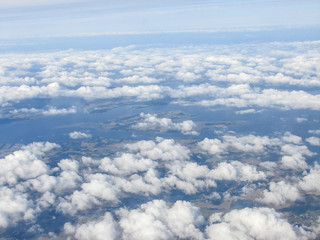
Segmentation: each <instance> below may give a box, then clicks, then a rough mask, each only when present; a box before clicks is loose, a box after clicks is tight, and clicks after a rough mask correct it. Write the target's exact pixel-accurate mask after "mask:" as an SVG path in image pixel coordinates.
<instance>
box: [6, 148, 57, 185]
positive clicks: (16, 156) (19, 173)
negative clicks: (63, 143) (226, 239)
mask: <svg viewBox="0 0 320 240" xmlns="http://www.w3.org/2000/svg"><path fill="white" fill-rule="evenodd" d="M55 147H58V145H57V144H55V143H49V142H45V143H43V142H38V143H32V144H29V145H27V146H24V147H22V149H21V150H18V151H15V152H13V153H12V154H10V155H7V156H6V157H5V158H4V159H0V164H1V168H0V184H1V185H2V184H9V185H12V184H16V183H17V182H18V181H19V179H23V180H27V179H32V178H36V177H39V176H41V175H43V174H47V173H48V170H49V168H48V166H47V165H46V164H45V163H44V162H43V161H42V159H41V157H42V156H43V155H44V154H45V153H46V152H48V151H50V150H51V149H53V148H55Z"/></svg>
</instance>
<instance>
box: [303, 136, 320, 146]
mask: <svg viewBox="0 0 320 240" xmlns="http://www.w3.org/2000/svg"><path fill="white" fill-rule="evenodd" d="M306 141H307V142H308V143H310V144H311V145H314V146H320V138H318V137H309V138H307V139H306Z"/></svg>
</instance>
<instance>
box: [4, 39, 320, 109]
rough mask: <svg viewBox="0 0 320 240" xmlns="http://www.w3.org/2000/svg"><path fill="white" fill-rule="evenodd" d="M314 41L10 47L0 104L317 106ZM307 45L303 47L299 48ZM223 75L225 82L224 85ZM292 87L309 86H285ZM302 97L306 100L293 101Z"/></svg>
mask: <svg viewBox="0 0 320 240" xmlns="http://www.w3.org/2000/svg"><path fill="white" fill-rule="evenodd" d="M316 44H318V42H317V41H315V42H300V43H295V44H293V43H281V44H277V45H275V44H273V43H269V44H265V45H264V47H263V48H261V46H259V47H258V45H255V44H249V45H241V47H240V45H239V46H237V47H239V49H238V50H239V51H237V50H235V48H237V47H236V46H232V47H230V46H229V47H228V46H224V47H223V48H219V49H217V48H215V47H210V46H205V47H204V46H201V47H199V46H198V47H196V46H193V47H189V48H177V49H172V48H162V49H161V50H160V49H158V48H149V49H144V50H141V49H136V48H134V47H131V48H116V49H111V50H104V51H99V52H98V51H62V52H53V53H39V54H4V56H3V58H2V59H1V60H0V63H1V64H0V65H1V68H0V78H1V80H0V96H1V97H0V104H1V105H3V106H4V105H7V104H9V103H14V102H19V101H22V100H25V99H31V98H33V97H49V98H54V97H59V96H67V97H79V98H84V99H86V100H94V99H110V98H121V97H126V98H133V99H137V100H152V99H161V98H165V97H171V98H174V99H178V100H185V101H186V102H188V101H189V102H190V103H192V104H201V105H205V106H216V105H224V106H235V107H241V108H249V109H252V106H258V107H274V108H279V107H280V108H285V109H313V110H319V108H320V107H319V95H316V94H311V93H310V92H308V90H306V87H314V86H320V81H319V67H318V65H317V63H318V62H319V58H320V57H319V52H318V51H315V50H314V49H315V46H316ZM302 45H304V47H303V49H304V50H305V52H302V51H301V46H302ZM286 47H290V50H291V51H290V54H288V52H287V51H282V50H281V49H282V48H286ZM248 49H255V51H249V50H248ZM262 49H263V50H262ZM266 49H269V50H266ZM276 49H277V50H276ZM235 52H237V54H235ZM208 53H209V55H208ZM293 63H296V64H295V65H293ZM39 66H41V68H39ZM297 66H299V67H297ZM34 67H35V68H36V69H37V70H36V71H34ZM172 79H174V80H175V84H172ZM195 80H198V81H197V82H199V84H196V83H197V82H196V81H195ZM221 81H222V82H224V83H225V84H224V86H223V87H222V85H221V84H219V82H221ZM159 82H160V83H161V84H159V85H157V84H158V83H159ZM189 82H192V83H193V84H194V85H190V83H189ZM123 83H125V84H126V85H124V84H123ZM176 83H181V84H183V85H179V84H176ZM217 83H218V84H217ZM249 84H250V85H249ZM218 85H219V86H218ZM279 86H281V89H282V90H279V89H278V87H279ZM288 86H295V87H297V88H298V89H299V87H303V90H293V91H292V90H286V88H287V89H288ZM195 96H197V97H199V98H201V99H202V100H203V101H198V102H194V99H191V97H195ZM297 98H299V99H304V101H299V102H295V101H293V100H294V99H297ZM190 100H191V101H190ZM69 111H70V109H69V110H68V109H67V112H69ZM48 113H49V114H53V113H54V114H57V112H56V111H49V112H48ZM238 113H240V114H241V113H249V112H241V111H239V112H238ZM61 114H63V112H61Z"/></svg>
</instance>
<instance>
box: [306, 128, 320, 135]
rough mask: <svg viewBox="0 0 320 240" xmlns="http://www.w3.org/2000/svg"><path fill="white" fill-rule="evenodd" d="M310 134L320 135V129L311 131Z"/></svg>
mask: <svg viewBox="0 0 320 240" xmlns="http://www.w3.org/2000/svg"><path fill="white" fill-rule="evenodd" d="M308 132H309V133H312V134H318V135H319V134H320V129H318V130H309V131H308Z"/></svg>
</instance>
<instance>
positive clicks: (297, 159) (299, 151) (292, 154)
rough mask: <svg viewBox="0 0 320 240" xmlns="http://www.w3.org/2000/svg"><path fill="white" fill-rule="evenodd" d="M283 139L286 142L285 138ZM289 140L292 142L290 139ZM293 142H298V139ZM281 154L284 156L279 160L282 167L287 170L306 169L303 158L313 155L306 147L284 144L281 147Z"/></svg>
mask: <svg viewBox="0 0 320 240" xmlns="http://www.w3.org/2000/svg"><path fill="white" fill-rule="evenodd" d="M284 139H285V140H286V136H285V137H284ZM290 139H291V141H292V137H291V138H290ZM287 140H288V139H287ZM295 141H298V142H300V139H299V138H296V140H295ZM281 153H282V154H283V155H285V156H283V157H282V158H281V164H282V167H283V168H288V169H306V168H307V167H308V165H307V163H306V162H305V157H304V156H313V155H314V153H312V152H311V151H309V149H308V148H307V147H306V146H304V145H294V144H284V145H283V146H281Z"/></svg>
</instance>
